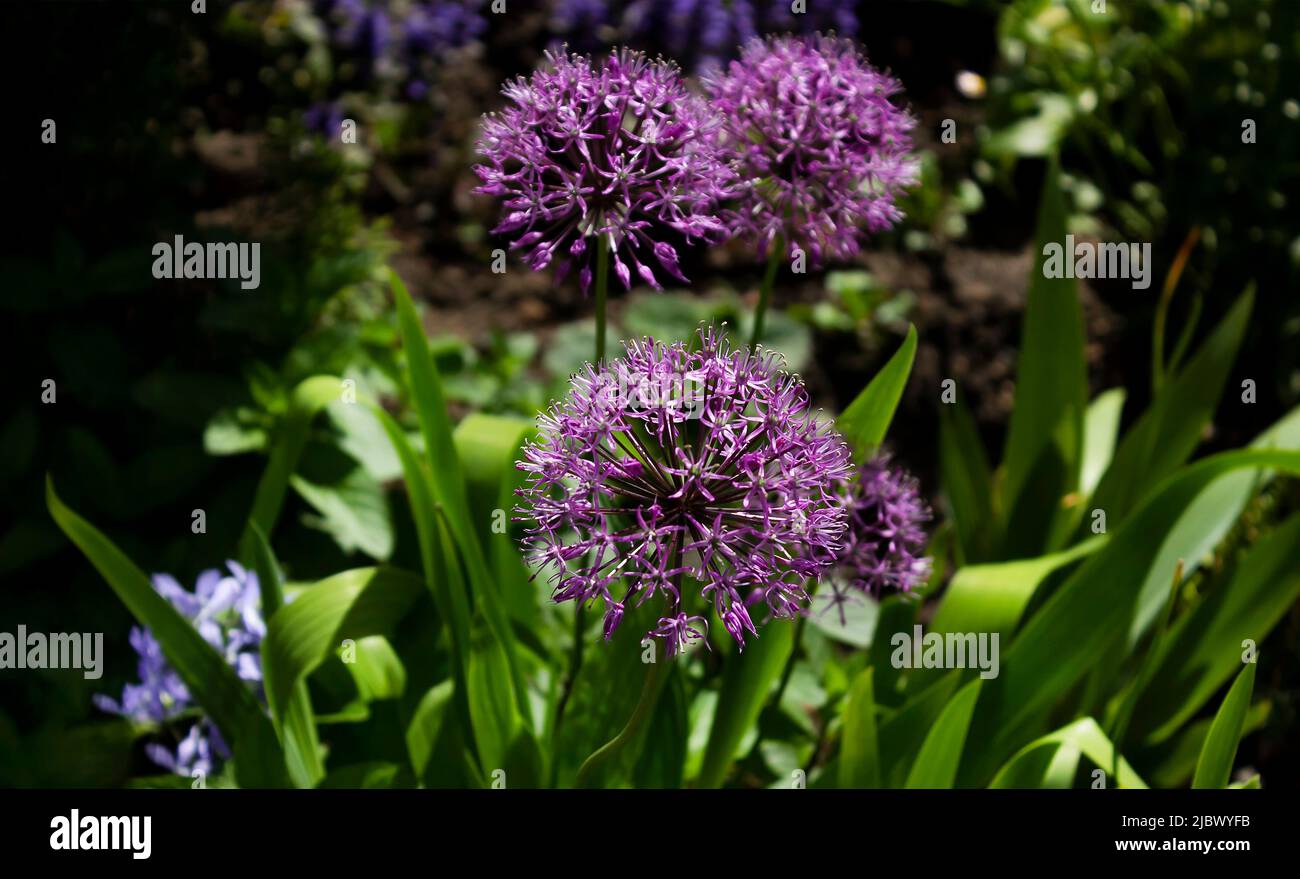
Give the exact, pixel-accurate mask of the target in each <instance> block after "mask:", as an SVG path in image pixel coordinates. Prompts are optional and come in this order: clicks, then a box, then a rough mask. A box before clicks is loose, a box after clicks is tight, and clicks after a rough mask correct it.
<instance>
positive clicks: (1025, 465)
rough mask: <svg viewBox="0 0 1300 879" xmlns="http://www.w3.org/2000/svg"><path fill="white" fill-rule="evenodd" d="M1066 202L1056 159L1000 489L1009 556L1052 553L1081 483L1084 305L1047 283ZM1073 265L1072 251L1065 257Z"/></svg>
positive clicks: (1065, 286)
mask: <svg viewBox="0 0 1300 879" xmlns="http://www.w3.org/2000/svg"><path fill="white" fill-rule="evenodd" d="M1065 233H1066V211H1065V199H1064V197H1063V196H1062V194H1061V186H1060V174H1059V170H1058V167H1057V163H1056V161H1055V160H1053V161H1052V162H1050V163H1049V165H1048V168H1047V178H1046V180H1045V181H1044V183H1043V197H1042V204H1041V206H1040V207H1039V212H1038V230H1037V236H1036V247H1037V253H1036V254H1035V259H1034V269H1033V273H1032V274H1031V275H1030V276H1029V292H1028V295H1027V301H1026V303H1025V316H1024V328H1023V330H1022V331H1021V339H1020V359H1019V363H1018V364H1017V365H1016V401H1015V408H1014V409H1013V410H1012V413H1011V423H1010V424H1009V425H1008V427H1007V444H1006V452H1005V453H1004V454H1003V456H1002V463H1003V466H1004V468H1005V471H1006V481H1005V483H1004V484H1003V489H1004V490H1003V495H1002V497H1003V499H1004V501H1005V506H1004V510H1005V512H1006V519H1005V524H1006V528H1005V531H1004V534H1005V553H1004V555H1005V557H1008V558H1024V557H1027V556H1033V555H1038V554H1039V553H1041V552H1043V551H1044V550H1046V549H1047V548H1048V541H1049V540H1050V538H1051V535H1052V533H1053V531H1054V530H1055V529H1056V528H1057V527H1058V523H1059V522H1060V521H1061V520H1062V519H1063V518H1065V517H1066V516H1067V515H1068V512H1067V511H1066V510H1065V509H1063V508H1062V506H1061V499H1062V498H1063V497H1065V496H1066V495H1068V494H1069V493H1070V492H1072V491H1074V490H1075V488H1076V487H1077V486H1078V484H1079V462H1080V459H1081V457H1082V451H1083V420H1084V410H1085V409H1086V407H1087V394H1088V375H1087V360H1086V359H1085V357H1084V338H1083V336H1084V333H1083V307H1082V305H1080V303H1079V294H1078V290H1077V288H1076V286H1075V282H1074V279H1073V278H1068V277H1065V276H1064V273H1054V274H1055V277H1049V276H1048V273H1047V268H1048V266H1047V264H1046V259H1047V257H1046V256H1045V253H1046V246H1047V245H1056V246H1057V247H1058V248H1061V249H1062V250H1063V249H1064V248H1065V247H1066V244H1067V241H1066V238H1065ZM1061 256H1062V259H1063V260H1073V259H1074V254H1073V253H1062V254H1061Z"/></svg>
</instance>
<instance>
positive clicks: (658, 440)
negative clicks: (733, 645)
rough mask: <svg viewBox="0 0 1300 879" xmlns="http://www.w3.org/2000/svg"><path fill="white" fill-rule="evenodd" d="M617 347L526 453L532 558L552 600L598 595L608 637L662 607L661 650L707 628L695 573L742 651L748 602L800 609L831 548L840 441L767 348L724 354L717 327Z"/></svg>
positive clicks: (550, 415)
mask: <svg viewBox="0 0 1300 879" xmlns="http://www.w3.org/2000/svg"><path fill="white" fill-rule="evenodd" d="M625 345H626V348H627V354H626V356H625V357H623V358H620V359H616V360H613V361H611V362H609V363H608V364H606V365H605V366H603V367H601V368H595V367H592V366H591V365H588V366H587V367H586V368H585V370H584V371H583V372H581V373H579V374H577V375H576V376H574V377H573V379H572V383H571V392H570V394H569V396H568V398H567V399H565V400H564V401H563V402H561V403H559V404H556V405H554V406H553V407H552V408H551V409H550V411H549V412H547V413H546V414H545V415H542V416H541V417H540V419H539V424H540V428H541V435H540V437H539V439H538V440H537V441H535V442H533V443H530V444H529V445H528V446H527V447H526V449H525V451H524V460H523V461H521V462H520V464H519V468H520V469H521V470H523V471H525V472H526V473H527V474H528V477H527V481H526V484H525V487H524V488H523V489H521V490H520V496H521V498H522V499H523V500H522V502H521V504H520V506H519V507H518V508H517V509H516V512H517V513H518V514H520V516H521V517H522V518H524V519H525V520H527V521H530V522H531V523H532V524H531V525H530V526H529V528H528V531H527V538H526V541H525V542H526V545H527V549H528V552H527V555H528V558H529V560H530V562H531V563H532V564H533V565H534V566H536V567H537V568H538V571H537V573H538V574H541V573H543V572H545V573H546V574H547V575H548V579H549V581H550V582H551V584H552V586H553V590H554V591H553V598H554V599H555V600H556V601H557V602H562V601H579V602H587V603H592V602H595V601H597V600H599V601H600V602H601V603H602V606H603V608H604V614H605V626H604V632H605V638H606V639H608V638H610V637H611V636H612V635H613V633H614V630H615V629H617V628H618V625H619V623H620V622H621V621H622V619H623V613H624V610H625V609H626V608H627V607H628V606H629V604H631V605H633V606H640V605H642V604H644V603H645V602H647V601H649V600H651V599H657V600H658V601H660V602H662V604H663V606H664V608H665V610H666V612H665V613H664V614H663V615H662V616H661V618H660V620H659V624H658V626H657V627H656V628H655V629H653V630H652V631H651V632H650V633H648V636H654V637H658V638H662V639H663V640H664V641H665V642H666V643H667V647H668V652H669V653H670V654H672V653H676V652H677V651H678V650H680V649H681V648H682V647H684V646H685V645H686V644H687V642H689V641H692V640H696V639H699V638H702V637H703V633H702V627H703V626H705V625H707V624H706V623H705V620H704V618H703V617H700V616H691V615H690V613H691V606H692V602H691V600H690V598H689V596H687V595H683V594H682V592H683V590H684V589H685V588H686V587H687V585H688V584H690V583H697V584H699V585H700V593H701V595H702V596H703V597H704V598H705V599H706V600H708V601H710V602H712V605H713V609H714V611H715V612H716V613H717V615H718V617H719V618H720V619H721V620H722V623H723V625H724V626H725V627H726V629H727V631H728V632H729V633H730V634H731V636H732V637H733V638H734V639H735V640H736V642H737V644H739V645H740V647H741V648H742V649H743V648H744V643H745V633H746V632H749V633H751V634H756V629H755V626H754V622H753V620H752V619H751V617H750V614H749V610H748V607H747V605H750V604H758V603H759V602H760V601H761V602H764V603H766V605H767V608H768V610H769V611H770V613H771V615H772V616H775V617H782V618H789V617H792V616H794V615H796V614H797V613H800V612H802V609H803V607H804V605H805V603H806V602H807V601H808V597H809V595H808V591H807V590H806V585H807V582H808V580H809V579H810V578H814V577H817V576H818V575H819V574H820V573H821V572H822V571H824V570H825V569H827V568H828V566H829V565H830V564H831V561H832V559H833V558H834V555H835V553H836V552H837V551H838V550H839V548H840V542H841V539H842V536H843V532H844V524H845V520H846V518H847V514H846V512H845V509H844V507H843V505H842V504H840V503H839V502H838V501H837V496H836V487H837V485H839V484H840V483H842V482H843V481H844V480H846V479H847V478H848V477H849V475H850V473H851V472H852V471H851V468H850V460H849V453H848V448H847V447H846V446H845V444H844V441H843V440H842V439H841V438H840V436H839V435H838V434H837V433H835V432H834V430H832V429H830V428H829V427H828V426H827V425H826V424H825V423H824V422H822V421H820V420H819V419H818V418H817V417H816V413H814V412H812V411H811V410H810V409H809V407H808V396H807V393H806V392H805V390H804V386H803V383H802V382H801V381H800V380H799V378H798V377H797V376H791V375H787V374H785V373H783V372H781V371H779V365H780V358H779V356H778V355H773V354H769V353H766V352H764V351H762V350H761V349H760V350H759V351H757V352H751V351H749V350H747V349H741V350H732V349H731V348H730V346H729V345H728V344H727V343H726V342H725V341H724V340H723V339H722V338H721V336H720V335H719V334H718V333H716V332H715V331H714V330H712V329H708V330H701V331H700V346H699V348H698V350H692V348H691V347H690V346H688V345H687V344H686V343H684V342H678V343H675V344H673V345H662V344H656V343H655V342H653V341H652V340H650V339H644V340H641V341H634V342H627V343H625Z"/></svg>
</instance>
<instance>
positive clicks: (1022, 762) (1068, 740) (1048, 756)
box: [989, 717, 1147, 789]
mask: <svg viewBox="0 0 1300 879" xmlns="http://www.w3.org/2000/svg"><path fill="white" fill-rule="evenodd" d="M1058 753H1061V754H1065V755H1067V756H1066V759H1064V760H1060V759H1057V757H1056V755H1057V754H1058ZM1079 754H1082V755H1083V756H1085V757H1087V758H1088V759H1089V760H1091V761H1092V762H1093V764H1095V765H1096V766H1097V768H1099V769H1101V770H1102V771H1104V772H1107V773H1109V772H1110V770H1111V767H1113V766H1118V767H1119V777H1118V778H1117V779H1115V783H1116V786H1118V787H1120V788H1142V789H1145V788H1146V786H1147V784H1146V782H1144V781H1143V780H1142V778H1141V776H1139V775H1138V774H1137V773H1136V772H1134V771H1133V767H1132V766H1130V765H1129V764H1128V761H1127V760H1125V759H1124V758H1123V757H1118V758H1117V756H1116V754H1115V746H1114V745H1113V744H1111V741H1110V739H1108V738H1106V734H1105V733H1104V732H1102V729H1101V727H1100V726H1098V725H1097V721H1095V720H1093V719H1092V718H1091V717H1084V718H1081V719H1080V720H1076V721H1074V722H1073V723H1071V724H1069V725H1067V726H1064V727H1062V728H1060V729H1058V730H1056V731H1055V732H1053V733H1049V734H1048V735H1045V736H1043V737H1042V738H1040V739H1036V740H1035V741H1033V742H1030V743H1029V744H1028V745H1026V746H1025V747H1023V748H1021V749H1020V750H1019V751H1018V752H1016V755H1015V756H1014V757H1012V758H1011V759H1010V760H1009V761H1007V765H1005V766H1003V767H1002V769H1001V770H1000V771H999V772H998V774H997V776H996V777H995V778H994V779H993V782H992V783H991V784H990V785H989V787H992V788H1015V787H1069V786H1070V785H1071V783H1072V782H1073V781H1074V770H1075V767H1076V766H1077V765H1078V755H1079ZM1071 757H1072V758H1073V759H1070V758H1071Z"/></svg>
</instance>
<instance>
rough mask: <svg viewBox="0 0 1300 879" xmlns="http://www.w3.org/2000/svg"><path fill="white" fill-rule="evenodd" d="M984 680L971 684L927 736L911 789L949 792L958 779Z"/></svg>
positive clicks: (911, 776) (909, 781) (910, 779)
mask: <svg viewBox="0 0 1300 879" xmlns="http://www.w3.org/2000/svg"><path fill="white" fill-rule="evenodd" d="M980 683H981V682H980V679H979V678H976V679H975V680H973V681H971V682H970V683H968V684H967V685H966V686H964V687H962V688H961V690H959V691H958V692H957V695H956V696H954V697H953V699H952V701H951V702H949V703H948V704H947V705H945V706H944V709H943V713H942V714H940V715H939V719H938V720H937V721H935V724H934V726H932V727H930V731H929V732H928V733H926V735H925V741H924V742H923V743H922V744H921V751H920V753H918V754H917V755H916V762H915V763H913V764H912V769H911V771H910V772H908V774H907V786H908V787H909V788H949V787H952V784H953V782H954V781H956V779H957V767H958V765H960V763H961V752H962V749H963V748H965V746H966V731H967V730H968V729H970V719H971V715H972V714H973V713H974V712H975V700H976V699H978V698H979V694H980Z"/></svg>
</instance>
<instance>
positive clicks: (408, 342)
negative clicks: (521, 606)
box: [392, 272, 532, 723]
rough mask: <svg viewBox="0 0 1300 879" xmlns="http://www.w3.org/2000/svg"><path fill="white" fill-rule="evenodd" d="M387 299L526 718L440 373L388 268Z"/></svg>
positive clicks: (434, 469)
mask: <svg viewBox="0 0 1300 879" xmlns="http://www.w3.org/2000/svg"><path fill="white" fill-rule="evenodd" d="M392 284H393V299H394V301H395V302H396V305H397V323H398V327H399V329H400V331H401V335H402V347H403V348H404V349H405V350H406V364H407V371H408V375H409V378H410V386H411V394H412V396H413V397H414V399H415V407H416V412H417V414H418V415H419V418H420V430H421V431H422V432H423V434H424V443H425V447H426V451H427V453H428V456H429V476H430V480H431V484H432V487H433V493H434V497H435V499H436V500H437V501H438V502H439V503H440V504H442V507H443V512H444V515H445V516H446V520H447V524H448V527H450V529H451V533H452V536H453V537H454V538H455V541H456V547H457V549H458V550H459V551H460V553H461V554H462V555H463V556H464V562H465V568H466V571H467V573H468V576H469V582H470V584H471V585H472V586H473V594H474V597H475V600H476V602H477V603H478V605H479V606H480V607H481V608H482V610H483V617H484V619H486V620H487V623H488V626H489V627H490V628H491V630H492V634H493V635H494V636H495V637H496V639H497V640H498V641H500V643H501V648H502V650H503V651H504V653H505V660H506V665H507V667H508V668H509V671H510V679H511V682H512V684H513V688H514V696H515V699H516V703H517V705H518V708H519V713H520V715H521V717H523V718H524V722H525V723H529V722H530V718H531V716H532V715H531V712H530V711H529V707H528V694H527V691H526V689H525V687H524V679H523V674H522V672H521V671H520V668H519V663H518V660H517V659H516V656H515V639H514V635H513V634H512V632H511V630H510V622H509V620H508V618H507V616H506V612H505V603H504V601H503V600H502V598H501V595H500V590H499V589H498V587H497V584H496V582H495V581H494V579H493V578H492V575H491V573H490V571H489V570H488V566H487V561H486V559H485V557H484V555H483V547H482V545H481V544H480V543H479V539H478V534H477V533H475V529H474V525H473V521H472V520H471V518H470V516H471V513H470V508H469V498H468V496H467V494H466V490H465V479H464V476H463V474H462V473H461V469H460V461H459V459H458V457H457V454H456V444H455V441H454V439H453V436H452V428H451V418H450V416H449V415H448V414H447V400H446V396H445V395H444V394H443V390H442V377H441V376H440V375H439V374H438V367H437V366H436V365H435V364H434V362H433V358H432V357H431V356H430V353H429V342H428V340H427V339H426V338H425V336H424V329H423V328H422V327H421V325H420V319H419V317H418V316H417V315H416V313H415V305H414V303H412V301H411V295H410V293H408V292H407V290H406V285H405V284H403V283H402V280H401V279H400V278H399V277H398V276H397V274H396V273H395V272H394V273H393V274H392Z"/></svg>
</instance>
